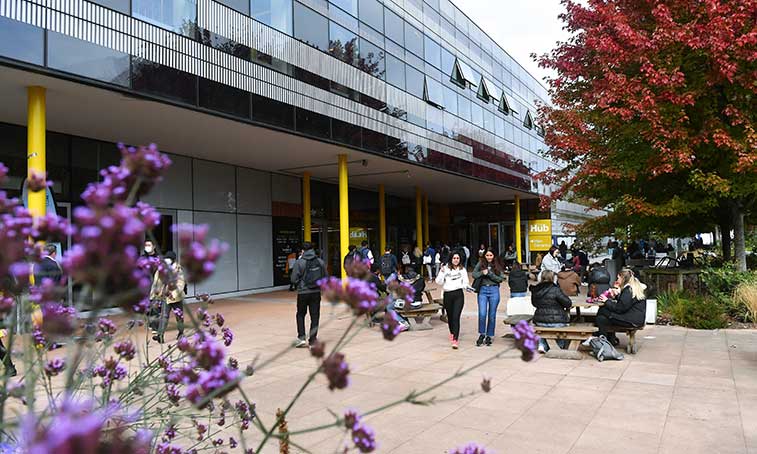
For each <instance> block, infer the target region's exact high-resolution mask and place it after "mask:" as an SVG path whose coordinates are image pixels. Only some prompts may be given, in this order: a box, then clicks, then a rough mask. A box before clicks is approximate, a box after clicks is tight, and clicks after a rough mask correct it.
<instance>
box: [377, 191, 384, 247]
mask: <svg viewBox="0 0 757 454" xmlns="http://www.w3.org/2000/svg"><path fill="white" fill-rule="evenodd" d="M378 193H379V251H381V252H380V253H382V254H383V253H384V250H385V249H386V195H385V194H384V185H383V184H380V185H379V187H378Z"/></svg>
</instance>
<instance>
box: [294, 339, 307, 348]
mask: <svg viewBox="0 0 757 454" xmlns="http://www.w3.org/2000/svg"><path fill="white" fill-rule="evenodd" d="M294 346H295V347H296V348H306V347H307V346H308V341H306V340H305V339H297V340H296V341H295V344H294Z"/></svg>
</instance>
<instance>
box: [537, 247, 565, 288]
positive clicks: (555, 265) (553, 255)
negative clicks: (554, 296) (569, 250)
mask: <svg viewBox="0 0 757 454" xmlns="http://www.w3.org/2000/svg"><path fill="white" fill-rule="evenodd" d="M559 253H560V251H559V249H557V246H552V247H551V248H549V252H548V253H547V255H545V256H544V258H543V259H542V261H541V267H540V268H541V270H540V271H539V276H538V277H537V278H536V279H537V280H538V281H541V273H542V272H544V271H552V272H553V273H554V276H555V283H557V273H559V272H560V271H561V269H562V265H560V260H558V259H557V254H559Z"/></svg>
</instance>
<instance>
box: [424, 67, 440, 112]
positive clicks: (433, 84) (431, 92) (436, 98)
mask: <svg viewBox="0 0 757 454" xmlns="http://www.w3.org/2000/svg"><path fill="white" fill-rule="evenodd" d="M423 99H424V100H425V101H426V102H428V103H429V104H433V105H434V106H436V107H440V108H444V89H443V88H442V84H440V83H439V82H437V81H435V80H434V79H432V78H430V77H428V76H427V77H426V86H425V87H424V90H423ZM440 123H441V122H440Z"/></svg>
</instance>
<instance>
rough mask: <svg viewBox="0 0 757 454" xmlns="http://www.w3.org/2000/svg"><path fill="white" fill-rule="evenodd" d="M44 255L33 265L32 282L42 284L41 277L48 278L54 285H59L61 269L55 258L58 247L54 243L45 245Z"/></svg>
mask: <svg viewBox="0 0 757 454" xmlns="http://www.w3.org/2000/svg"><path fill="white" fill-rule="evenodd" d="M44 251H45V254H46V255H45V257H43V258H42V260H40V262H39V263H36V264H35V265H34V284H35V285H42V280H43V279H50V280H51V281H53V282H54V283H55V285H61V279H62V278H63V270H62V268H61V267H60V265H59V264H58V261H57V260H56V259H55V256H56V255H57V253H58V249H57V248H56V247H55V245H54V244H46V245H45V249H44Z"/></svg>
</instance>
